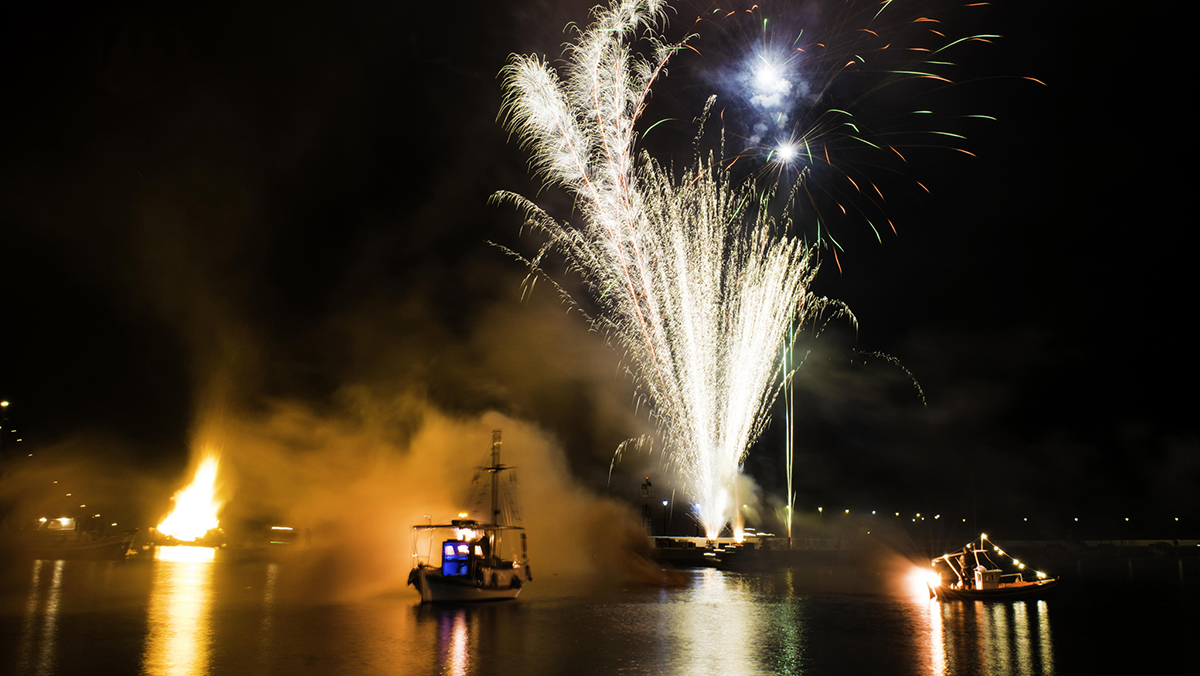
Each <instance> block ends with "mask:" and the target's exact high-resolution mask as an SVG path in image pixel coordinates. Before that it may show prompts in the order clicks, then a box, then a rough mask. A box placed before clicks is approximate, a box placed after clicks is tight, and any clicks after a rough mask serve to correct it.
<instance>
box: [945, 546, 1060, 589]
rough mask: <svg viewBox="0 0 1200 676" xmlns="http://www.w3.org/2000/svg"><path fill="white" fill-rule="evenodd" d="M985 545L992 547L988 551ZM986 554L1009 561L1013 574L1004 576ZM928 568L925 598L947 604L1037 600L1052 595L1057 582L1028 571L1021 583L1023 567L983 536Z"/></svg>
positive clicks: (1041, 574) (1023, 573)
mask: <svg viewBox="0 0 1200 676" xmlns="http://www.w3.org/2000/svg"><path fill="white" fill-rule="evenodd" d="M988 544H991V545H992V549H991V550H989V549H988V548H987V545H988ZM989 552H990V553H992V554H995V555H997V556H998V557H1008V558H1009V559H1011V561H1012V565H1013V566H1014V567H1015V568H1016V569H1017V571H1016V572H1013V573H1005V572H1004V571H1003V570H1002V569H1001V568H1000V567H999V566H998V565H997V564H996V563H995V562H994V561H993V560H992V559H991V557H990V556H989ZM931 565H932V566H933V570H934V575H933V577H932V578H931V579H930V581H929V583H928V584H929V595H930V597H931V598H932V597H937V598H938V599H942V600H948V601H954V600H964V601H983V600H1003V599H1021V598H1040V597H1043V596H1046V595H1048V594H1050V593H1052V592H1053V591H1054V590H1055V589H1056V587H1057V586H1058V581H1059V578H1058V577H1057V576H1055V577H1049V576H1047V575H1046V574H1045V573H1043V572H1042V571H1040V570H1038V571H1032V572H1033V573H1034V579H1031V580H1027V579H1025V574H1026V565H1025V564H1024V563H1021V561H1020V559H1017V558H1014V557H1012V556H1011V555H1009V554H1007V553H1006V552H1005V551H1004V550H1003V549H1001V548H1000V546H999V545H997V544H996V543H994V542H991V541H990V540H988V536H987V533H983V534H982V535H980V537H979V544H978V546H976V543H975V541H974V540H972V541H971V542H968V543H967V544H966V546H964V547H963V549H962V551H959V552H954V553H953V554H943V555H942V556H939V557H937V558H936V559H933V561H932V563H931ZM947 571H949V573H950V575H947V574H946V572H947Z"/></svg>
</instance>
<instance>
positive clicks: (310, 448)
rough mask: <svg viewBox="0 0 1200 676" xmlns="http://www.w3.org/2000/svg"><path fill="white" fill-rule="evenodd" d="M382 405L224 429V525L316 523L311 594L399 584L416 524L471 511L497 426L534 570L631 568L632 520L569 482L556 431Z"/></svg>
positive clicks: (417, 404)
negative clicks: (475, 481)
mask: <svg viewBox="0 0 1200 676" xmlns="http://www.w3.org/2000/svg"><path fill="white" fill-rule="evenodd" d="M381 403H384V402H379V401H374V400H371V399H370V398H369V396H368V395H367V394H366V392H365V391H364V390H363V389H362V388H350V389H348V390H346V391H345V392H344V393H343V395H342V396H341V404H342V411H341V412H340V413H336V414H321V413H318V412H317V411H315V410H313V409H312V408H311V407H308V406H305V405H302V404H298V403H277V404H274V405H272V406H270V408H269V411H268V412H267V413H266V414H265V415H264V416H263V417H262V418H261V419H258V420H255V421H251V422H241V423H235V424H232V425H230V426H229V427H228V428H227V429H226V431H225V434H224V437H225V444H224V448H225V452H224V453H223V462H224V465H223V467H224V468H226V469H227V470H228V475H227V477H228V482H227V484H226V487H227V490H228V491H229V492H230V494H231V498H232V499H231V500H230V502H229V505H228V510H227V512H226V518H227V519H231V520H232V521H234V522H236V521H241V520H251V519H256V518H258V519H260V518H262V517H263V516H265V515H271V516H274V517H275V518H277V519H279V521H280V523H285V524H287V525H291V526H294V527H296V528H297V529H309V530H310V531H311V533H312V547H313V549H315V550H317V552H316V553H315V554H314V555H313V556H312V557H311V559H310V563H311V564H312V565H313V566H314V569H313V571H312V572H313V580H312V582H313V584H314V585H316V591H317V593H319V594H322V593H323V594H326V595H330V596H335V597H345V596H347V595H359V594H369V593H375V592H381V591H386V590H392V589H399V588H403V586H404V584H405V579H406V578H407V575H408V571H409V569H410V567H411V565H412V560H411V553H412V544H411V541H410V530H409V527H410V526H412V525H415V524H419V523H425V522H426V516H427V515H428V516H429V517H431V518H432V519H433V521H434V522H435V523H436V522H443V523H444V522H446V521H448V520H449V519H451V518H454V517H455V515H456V514H457V513H458V512H460V511H462V510H465V509H466V508H467V494H468V488H469V482H470V480H471V478H472V476H473V474H474V470H475V468H476V467H478V466H479V465H481V464H482V462H483V461H484V460H485V459H486V455H487V453H488V451H489V450H490V441H491V431H492V430H493V429H500V430H503V432H504V455H503V459H504V462H505V464H512V465H514V466H516V468H517V469H516V471H517V476H518V478H519V484H520V487H519V501H520V506H521V515H522V517H523V523H524V525H525V527H526V528H527V529H528V532H529V547H530V551H529V554H530V558H531V560H532V562H533V565H534V567H535V569H537V570H538V573H539V574H554V573H559V572H563V573H578V572H582V573H599V572H604V571H613V570H617V571H618V574H623V573H625V572H628V571H627V570H626V569H627V567H628V564H629V563H631V562H636V557H634V558H631V559H629V561H625V559H626V557H629V556H631V554H630V553H628V552H625V551H623V549H622V547H620V546H614V545H619V544H620V543H622V542H625V541H627V540H632V539H633V538H631V536H630V534H631V533H638V532H639V530H638V526H637V521H636V520H635V519H634V518H633V515H632V514H631V513H630V511H629V509H628V508H627V507H626V506H624V505H619V504H618V503H616V502H614V501H612V500H608V499H605V498H601V497H598V496H597V495H595V494H594V493H592V492H591V491H589V490H587V489H585V488H583V487H582V486H581V485H579V484H578V483H577V482H576V481H575V480H574V479H573V478H572V477H571V475H570V473H569V471H568V469H567V463H566V459H565V455H564V450H563V448H562V447H561V445H560V444H559V443H558V442H557V441H556V440H555V439H554V437H553V436H552V435H551V434H549V433H547V432H546V431H544V430H542V429H540V428H538V427H537V426H536V425H533V424H531V423H529V422H526V421H522V420H517V419H514V418H510V417H508V416H505V415H502V414H499V413H494V412H490V413H485V414H483V415H478V416H470V417H455V416H451V415H448V414H446V413H444V412H442V411H439V410H437V409H435V408H434V407H432V406H431V405H430V404H429V403H428V402H426V401H423V400H421V399H419V398H416V397H412V396H400V397H397V398H396V399H394V400H391V401H388V402H386V405H381ZM398 423H400V424H398ZM472 516H475V515H472ZM552 543H553V544H552Z"/></svg>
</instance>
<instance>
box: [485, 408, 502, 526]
mask: <svg viewBox="0 0 1200 676" xmlns="http://www.w3.org/2000/svg"><path fill="white" fill-rule="evenodd" d="M488 469H489V470H491V472H492V523H494V524H496V525H497V526H499V525H500V430H492V466H491V467H489V468H488Z"/></svg>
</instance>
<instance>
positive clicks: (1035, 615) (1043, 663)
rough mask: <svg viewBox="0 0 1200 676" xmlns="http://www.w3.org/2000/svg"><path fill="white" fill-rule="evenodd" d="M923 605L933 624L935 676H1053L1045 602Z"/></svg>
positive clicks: (931, 640)
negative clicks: (980, 675) (972, 675)
mask: <svg viewBox="0 0 1200 676" xmlns="http://www.w3.org/2000/svg"><path fill="white" fill-rule="evenodd" d="M918 605H920V606H924V607H923V608H922V612H923V614H924V615H925V617H926V621H927V622H928V627H929V631H928V634H927V640H928V645H929V654H930V662H929V673H931V674H934V676H947V675H950V674H1020V675H1021V676H1035V675H1036V676H1050V675H1052V674H1053V673H1054V645H1053V642H1052V640H1051V636H1050V607H1049V604H1047V603H1046V601H1011V602H992V603H987V602H984V601H962V602H959V601H951V602H941V601H936V600H931V601H929V602H928V603H924V602H922V603H918ZM1031 616H1032V617H1031ZM1034 644H1036V647H1037V651H1036V653H1037V654H1036V656H1035V654H1034V653H1035V651H1034Z"/></svg>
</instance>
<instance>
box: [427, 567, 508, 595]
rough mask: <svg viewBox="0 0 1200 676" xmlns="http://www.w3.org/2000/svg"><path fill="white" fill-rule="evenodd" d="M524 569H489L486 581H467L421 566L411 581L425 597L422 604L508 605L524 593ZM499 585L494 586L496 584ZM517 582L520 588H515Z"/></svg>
mask: <svg viewBox="0 0 1200 676" xmlns="http://www.w3.org/2000/svg"><path fill="white" fill-rule="evenodd" d="M522 572H523V571H521V570H520V569H512V568H510V569H507V570H494V569H486V572H485V574H484V581H483V582H479V581H476V580H472V579H470V578H465V577H452V578H447V577H443V576H442V574H441V572H440V571H439V570H438V569H437V568H432V567H430V566H420V567H418V568H415V569H413V574H414V575H413V578H415V579H410V583H412V584H413V585H414V586H415V587H416V588H417V592H419V593H420V594H421V603H446V602H449V603H471V602H475V601H504V600H507V599H515V598H517V596H518V595H519V594H520V593H521V587H522V586H523V583H524V580H522V579H521V577H522V576H521V573H522ZM493 579H494V580H495V584H491V582H492V580H493ZM513 580H516V585H515V586H514V585H513Z"/></svg>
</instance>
